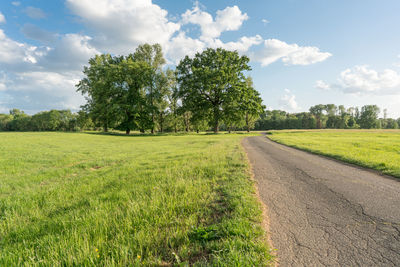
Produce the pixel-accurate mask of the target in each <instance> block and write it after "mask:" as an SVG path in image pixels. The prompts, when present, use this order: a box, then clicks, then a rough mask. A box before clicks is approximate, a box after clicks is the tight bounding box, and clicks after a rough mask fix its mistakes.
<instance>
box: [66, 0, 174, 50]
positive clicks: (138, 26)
mask: <svg viewBox="0 0 400 267" xmlns="http://www.w3.org/2000/svg"><path fill="white" fill-rule="evenodd" d="M67 5H68V7H69V8H70V9H71V10H72V12H73V13H74V14H75V15H77V16H79V17H80V18H81V19H82V20H83V22H84V23H85V24H86V25H87V26H88V27H89V28H90V29H92V30H93V31H94V36H92V37H93V40H92V43H93V44H94V46H96V47H98V48H100V49H104V50H107V51H108V52H111V53H116V54H127V53H130V52H132V51H133V50H134V48H135V47H136V46H137V45H139V44H143V43H159V44H161V45H162V46H163V47H164V46H165V44H166V43H167V42H168V41H169V40H170V39H171V37H172V35H173V34H174V33H175V32H177V31H178V30H179V28H180V25H179V24H177V23H173V22H170V21H168V19H167V15H168V12H167V11H166V10H164V9H162V8H160V7H159V6H158V5H155V4H153V3H152V1H151V0H140V1H131V0H67Z"/></svg>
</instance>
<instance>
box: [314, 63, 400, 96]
mask: <svg viewBox="0 0 400 267" xmlns="http://www.w3.org/2000/svg"><path fill="white" fill-rule="evenodd" d="M318 82H321V84H324V85H326V86H327V87H329V88H334V89H338V90H340V91H343V92H344V93H350V94H358V95H382V96H383V95H400V73H398V72H396V71H394V70H392V69H385V70H383V71H380V72H379V71H376V70H374V69H371V68H370V67H369V66H367V65H359V66H354V67H353V68H348V69H346V70H344V71H342V72H341V73H340V75H339V78H338V82H337V83H334V84H327V83H325V82H323V81H317V83H318Z"/></svg>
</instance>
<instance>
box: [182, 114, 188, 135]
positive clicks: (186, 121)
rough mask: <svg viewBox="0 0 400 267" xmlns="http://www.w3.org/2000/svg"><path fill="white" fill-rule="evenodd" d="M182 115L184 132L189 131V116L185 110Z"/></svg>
mask: <svg viewBox="0 0 400 267" xmlns="http://www.w3.org/2000/svg"><path fill="white" fill-rule="evenodd" d="M183 116H184V121H185V130H186V132H189V118H188V117H189V116H188V114H187V112H185V114H184V115H183Z"/></svg>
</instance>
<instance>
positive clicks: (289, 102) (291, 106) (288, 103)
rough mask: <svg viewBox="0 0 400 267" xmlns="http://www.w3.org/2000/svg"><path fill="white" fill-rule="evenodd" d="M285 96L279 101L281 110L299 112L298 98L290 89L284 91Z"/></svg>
mask: <svg viewBox="0 0 400 267" xmlns="http://www.w3.org/2000/svg"><path fill="white" fill-rule="evenodd" d="M284 92H285V94H284V95H283V96H282V97H281V98H280V99H279V105H280V108H281V109H284V110H286V111H297V110H298V109H299V106H298V104H297V102H296V96H295V95H294V94H292V92H291V91H290V90H289V89H285V90H284Z"/></svg>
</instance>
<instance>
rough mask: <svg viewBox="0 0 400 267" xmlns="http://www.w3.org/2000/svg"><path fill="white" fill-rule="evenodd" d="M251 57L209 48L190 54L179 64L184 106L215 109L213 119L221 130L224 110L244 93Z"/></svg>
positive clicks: (204, 110) (197, 110) (196, 110)
mask: <svg viewBox="0 0 400 267" xmlns="http://www.w3.org/2000/svg"><path fill="white" fill-rule="evenodd" d="M248 62H249V58H248V57H246V56H240V55H239V54H238V53H237V52H236V51H235V52H232V51H228V50H225V49H222V48H217V49H211V48H208V49H206V50H205V51H203V52H202V53H197V54H196V55H195V57H193V58H189V57H188V56H186V57H185V58H184V59H183V60H181V62H180V63H179V65H178V66H177V78H178V82H179V89H180V96H181V97H182V102H183V106H184V108H185V109H187V110H190V111H191V112H192V114H196V115H197V114H205V113H206V114H207V113H211V118H210V120H209V123H210V124H211V125H212V126H213V129H214V132H215V133H217V132H218V131H219V126H220V123H221V121H223V119H224V110H225V109H226V108H227V107H230V106H229V103H230V102H231V103H232V101H233V102H236V101H238V100H239V99H240V97H241V96H242V89H243V87H245V75H244V72H245V71H248V70H251V68H250V66H249V65H248Z"/></svg>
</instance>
